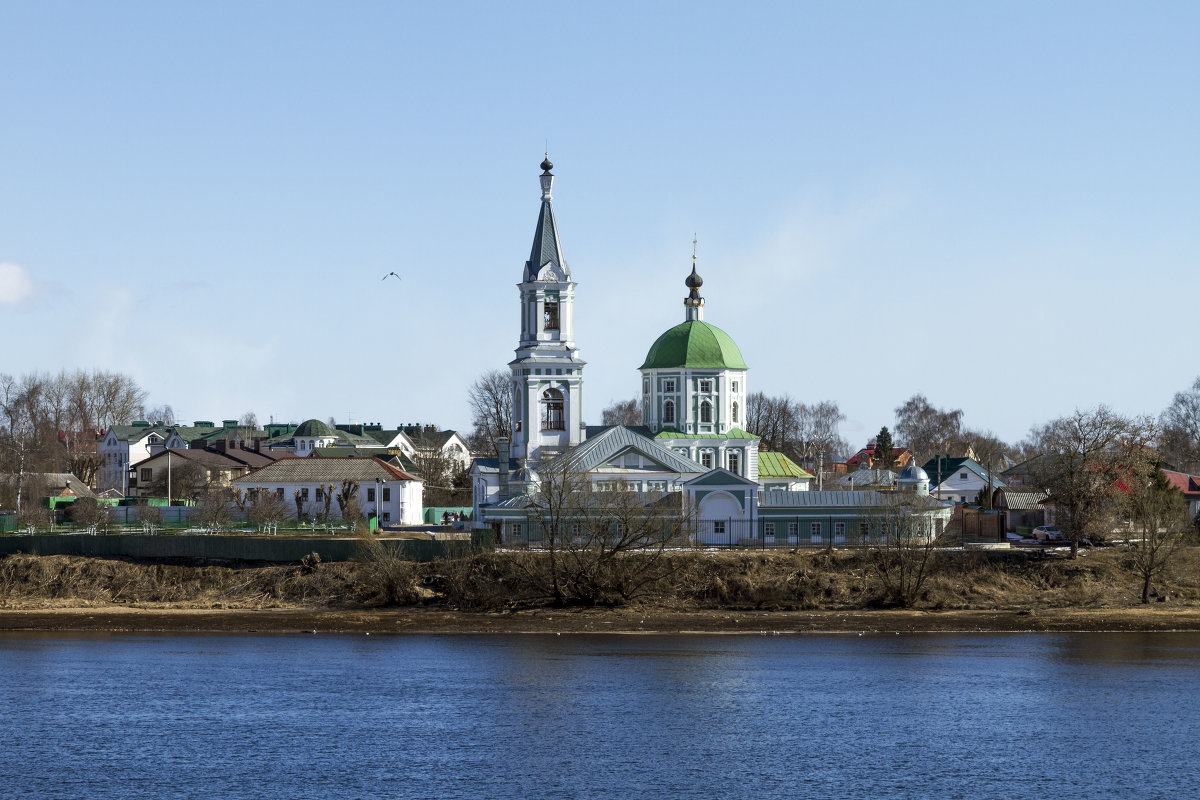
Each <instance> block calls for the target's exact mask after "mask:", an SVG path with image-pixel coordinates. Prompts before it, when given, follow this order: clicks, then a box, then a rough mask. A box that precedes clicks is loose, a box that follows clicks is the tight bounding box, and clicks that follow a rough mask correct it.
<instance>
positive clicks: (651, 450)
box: [551, 425, 708, 474]
mask: <svg viewBox="0 0 1200 800" xmlns="http://www.w3.org/2000/svg"><path fill="white" fill-rule="evenodd" d="M630 450H634V451H636V452H638V453H641V454H642V455H643V456H645V457H646V458H648V459H650V460H651V461H654V462H656V463H658V464H661V465H662V466H663V468H664V469H666V470H667V471H668V472H681V473H686V474H697V473H701V472H707V471H708V470H707V469H705V468H704V467H702V466H700V465H699V464H697V463H696V462H695V461H692V460H691V459H689V458H684V457H683V456H681V455H679V454H678V453H676V452H674V451H673V450H669V449H667V448H666V447H663V446H662V445H661V444H659V443H658V442H656V441H654V440H653V439H647V438H646V437H645V436H641V435H639V434H637V433H635V432H633V431H631V430H629V429H628V428H626V427H625V426H623V425H614V426H613V427H611V428H609V429H608V430H606V431H604V432H603V433H601V434H600V435H598V436H596V437H593V438H590V439H588V440H586V441H585V442H584V443H583V444H581V445H579V446H578V447H576V448H575V449H574V450H571V451H570V452H568V453H567V454H566V456H565V457H566V458H567V459H569V461H568V469H570V470H571V471H572V472H591V471H592V470H594V469H598V468H599V467H602V466H604V465H605V464H607V463H608V462H609V461H611V460H612V459H613V458H615V457H617V456H619V455H621V454H622V453H625V452H627V451H630ZM556 470H557V468H554V467H552V468H551V471H556Z"/></svg>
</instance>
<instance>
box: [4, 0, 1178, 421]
mask: <svg viewBox="0 0 1200 800" xmlns="http://www.w3.org/2000/svg"><path fill="white" fill-rule="evenodd" d="M1197 30H1200V4H1196V3H1191V2H1181V3H1175V4H1171V3H1136V4H1135V3H1102V2H1078V3H1073V2H1064V3H1044V2H1035V3H1019V2H1005V3H994V4H983V3H961V2H946V3H882V2H880V3H835V2H829V3H820V4H815V3H798V2H797V3H780V4H767V3H761V4H760V3H723V4H706V3H674V4H646V3H628V4H626V3H616V2H606V3H592V4H587V5H586V6H585V5H583V4H573V3H561V2H559V3H546V4H523V3H483V2H480V3H474V4H452V3H398V2H384V3H324V4H317V3H299V2H288V3H283V2H278V3H262V4H255V3H246V2H236V3H234V2H224V3H222V2H218V3H199V4H190V5H184V4H176V3H161V2H150V3H144V4H127V3H115V2H110V3H95V4H89V3H58V2H37V3H28V2H3V3H0V52H2V53H3V54H4V55H3V68H2V69H0V342H3V354H2V355H0V372H8V373H23V372H27V371H31V370H54V371H57V370H58V369H60V368H68V369H72V368H75V367H84V368H92V367H97V368H103V369H110V370H117V371H122V372H126V373H129V374H131V375H133V376H134V377H135V378H136V379H137V380H138V381H139V382H140V383H141V384H142V385H143V386H144V387H146V388H147V389H148V390H149V392H150V402H151V404H163V403H167V404H170V405H172V406H173V407H174V409H175V410H176V412H177V413H178V414H179V415H180V417H181V418H182V419H183V420H192V419H222V418H227V417H237V416H240V415H241V414H242V413H244V412H246V411H251V410H252V411H254V412H256V413H257V415H258V418H259V420H260V421H266V420H267V419H269V418H271V417H274V418H275V419H276V420H296V421H299V420H303V419H306V418H309V417H318V418H321V419H325V418H327V417H329V416H333V417H336V419H337V420H338V421H339V422H341V421H346V420H347V419H349V420H350V421H355V422H363V421H368V422H373V421H378V422H383V423H384V424H385V425H389V426H390V425H395V424H398V423H404V422H415V421H425V422H433V423H436V424H439V425H441V426H445V427H454V428H459V429H468V428H469V427H470V416H469V412H468V410H467V402H466V390H467V387H468V385H469V384H470V383H471V381H472V380H473V379H474V377H475V376H476V375H478V374H479V373H481V372H483V371H485V370H488V369H494V368H504V367H505V365H506V364H507V362H508V361H509V360H510V359H511V358H512V357H513V352H512V351H513V349H514V348H515V347H516V344H517V335H518V333H519V328H518V298H517V290H516V288H515V284H516V283H517V282H518V281H519V280H520V279H521V272H522V267H523V265H524V261H525V259H526V258H527V257H528V254H529V246H530V242H531V239H532V236H533V232H534V224H535V222H536V218H537V211H538V197H539V191H538V182H537V174H538V169H537V164H538V162H540V161H541V159H542V152H543V150H544V149H545V148H546V143H547V142H548V143H549V150H550V157H551V159H552V160H553V161H554V163H555V165H556V167H555V170H554V171H555V174H556V176H557V178H556V181H555V187H554V197H555V211H556V214H557V217H558V223H559V230H560V233H561V236H562V239H563V248H564V252H565V253H566V257H567V260H568V262H569V263H570V265H571V270H572V273H573V276H574V278H575V280H577V281H578V282H579V288H578V290H577V301H576V318H577V322H576V339H577V342H578V344H579V346H580V348H581V352H582V355H583V357H584V358H585V359H586V360H587V361H588V362H589V363H588V367H587V368H586V371H585V403H586V406H585V409H584V418H585V420H587V421H590V422H593V423H594V422H598V421H599V417H600V411H601V409H602V408H603V407H604V406H605V405H607V404H608V403H609V402H610V401H612V400H617V399H624V398H627V397H633V396H634V395H635V394H636V393H637V391H638V388H639V385H640V381H639V379H638V374H637V372H636V368H637V366H638V365H639V364H640V363H641V361H642V359H643V358H644V356H645V353H646V350H647V349H648V347H649V346H650V344H651V343H652V342H653V340H654V339H655V337H656V336H657V335H658V334H659V333H661V332H662V331H663V330H665V329H667V328H668V327H670V326H672V325H674V324H676V323H677V322H679V321H682V320H683V305H682V300H683V297H684V295H685V293H686V290H685V288H684V286H683V279H684V277H685V276H686V275H687V273H688V271H689V269H690V261H691V248H692V235H693V233H695V234H697V235H698V237H699V261H698V265H699V272H700V274H701V275H702V276H703V277H704V281H705V283H704V290H703V294H704V296H705V298H706V300H707V305H706V319H707V320H708V321H709V322H712V323H713V324H716V325H718V326H719V327H721V328H723V329H724V330H726V331H727V332H728V333H729V334H730V335H731V336H733V338H734V340H735V341H736V342H737V343H738V344H739V346H740V347H741V349H742V352H743V354H744V356H745V359H746V361H747V363H748V364H749V365H750V367H751V371H750V375H749V379H748V385H749V388H750V389H751V390H752V391H753V390H762V391H765V392H767V393H770V394H783V393H787V394H790V395H791V396H792V397H794V398H796V399H798V400H803V401H806V402H816V401H819V400H823V399H832V400H835V401H837V402H838V403H839V404H840V405H841V407H842V409H843V410H844V411H845V413H846V414H847V415H848V417H849V419H848V421H847V423H846V424H845V426H844V428H843V435H844V436H845V438H847V439H848V440H849V441H850V442H851V443H852V444H865V442H866V439H867V438H868V437H869V436H870V435H872V434H873V433H874V432H875V431H877V430H878V429H879V427H880V426H881V425H885V424H886V425H891V424H892V423H893V418H894V414H893V409H894V408H895V407H896V406H897V405H899V404H900V403H902V402H903V401H904V400H905V399H906V398H908V397H909V396H910V395H912V394H913V393H915V392H922V393H924V394H925V395H926V396H927V397H928V398H929V399H930V401H931V402H932V403H933V404H934V405H937V406H940V407H950V408H961V409H963V410H964V412H965V416H964V422H965V423H966V424H967V425H969V426H971V427H975V428H981V429H990V430H992V431H994V432H995V433H996V434H997V435H999V436H1001V437H1004V438H1006V439H1011V440H1015V439H1019V438H1020V437H1021V436H1023V435H1024V434H1025V432H1026V431H1027V430H1028V428H1029V426H1030V425H1031V424H1034V423H1040V422H1045V421H1047V420H1049V419H1051V418H1053V417H1056V416H1059V415H1062V414H1064V413H1068V412H1069V411H1071V410H1072V409H1073V408H1075V407H1076V406H1081V407H1085V406H1092V405H1095V404H1097V403H1107V404H1110V405H1112V406H1113V407H1114V408H1116V409H1117V410H1119V411H1122V412H1126V413H1135V412H1137V413H1154V414H1157V413H1158V412H1159V411H1160V410H1161V409H1162V408H1163V407H1164V406H1166V404H1167V403H1168V402H1169V401H1170V399H1171V396H1172V394H1173V393H1174V392H1175V391H1178V390H1180V389H1183V388H1185V387H1187V386H1188V385H1190V384H1191V382H1192V380H1193V379H1194V378H1195V377H1196V374H1197V373H1198V372H1200V364H1197V362H1196V359H1195V355H1194V353H1193V349H1194V348H1192V347H1191V346H1190V343H1191V342H1193V340H1194V339H1195V338H1196V333H1197V321H1196V320H1197V316H1196V307H1197V298H1198V297H1200V277H1198V276H1200V270H1198V269H1197V267H1198V266H1200V264H1198V260H1200V256H1198V255H1197V254H1198V253H1200V225H1198V222H1200V200H1198V188H1197V187H1200V168H1198V165H1200V157H1198V155H1197V151H1198V144H1197V143H1198V142H1200V48H1198V47H1197V46H1196V39H1195V37H1196V32H1197ZM393 270H394V271H396V272H397V273H398V274H400V275H402V276H403V280H402V281H396V280H395V279H391V280H389V281H387V282H382V281H381V280H380V278H381V277H382V276H383V275H384V274H385V273H387V272H390V271H393Z"/></svg>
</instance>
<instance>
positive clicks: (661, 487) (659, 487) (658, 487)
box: [646, 481, 667, 492]
mask: <svg viewBox="0 0 1200 800" xmlns="http://www.w3.org/2000/svg"><path fill="white" fill-rule="evenodd" d="M666 490H667V482H666V481H646V491H648V492H665V491H666Z"/></svg>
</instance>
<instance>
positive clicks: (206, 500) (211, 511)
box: [190, 484, 233, 532]
mask: <svg viewBox="0 0 1200 800" xmlns="http://www.w3.org/2000/svg"><path fill="white" fill-rule="evenodd" d="M232 512H233V493H232V491H231V490H230V489H229V488H228V487H226V486H217V485H214V484H208V485H206V486H204V487H203V488H202V489H200V491H199V492H198V493H197V494H196V505H195V506H194V507H193V509H192V512H191V515H190V518H191V519H192V520H193V521H194V522H196V523H198V524H200V525H202V526H204V527H205V528H208V529H209V530H212V531H214V532H215V531H219V530H221V529H223V528H226V527H228V526H229V523H230V521H232V519H233V513H232Z"/></svg>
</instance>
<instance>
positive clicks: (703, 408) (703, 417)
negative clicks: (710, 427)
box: [700, 400, 712, 422]
mask: <svg viewBox="0 0 1200 800" xmlns="http://www.w3.org/2000/svg"><path fill="white" fill-rule="evenodd" d="M700 421H701V422H712V403H710V402H708V401H707V400H705V401H704V402H703V403H701V404H700Z"/></svg>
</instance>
